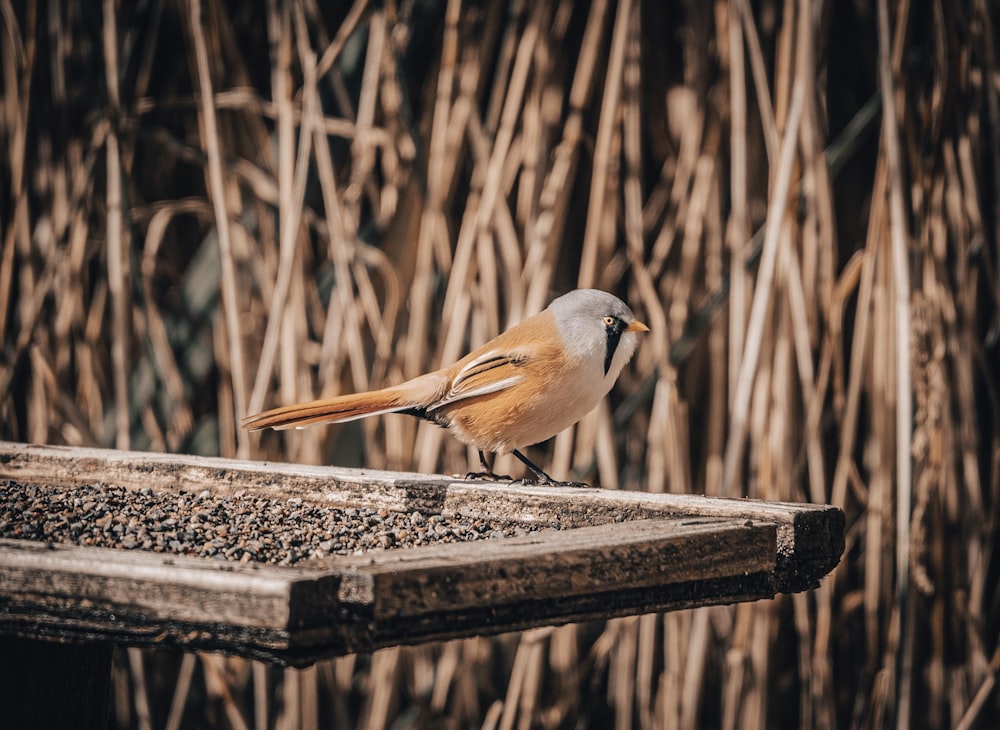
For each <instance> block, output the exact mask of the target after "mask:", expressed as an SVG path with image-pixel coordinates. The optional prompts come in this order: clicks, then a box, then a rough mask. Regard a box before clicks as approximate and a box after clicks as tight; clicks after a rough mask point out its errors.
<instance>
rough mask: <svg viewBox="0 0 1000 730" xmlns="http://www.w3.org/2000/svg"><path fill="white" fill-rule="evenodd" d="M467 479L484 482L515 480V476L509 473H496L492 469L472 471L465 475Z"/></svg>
mask: <svg viewBox="0 0 1000 730" xmlns="http://www.w3.org/2000/svg"><path fill="white" fill-rule="evenodd" d="M465 478H466V479H469V480H477V481H484V482H513V481H514V478H513V477H512V476H510V475H508V474H494V473H493V472H491V471H470V472H469V473H468V474H466V475H465Z"/></svg>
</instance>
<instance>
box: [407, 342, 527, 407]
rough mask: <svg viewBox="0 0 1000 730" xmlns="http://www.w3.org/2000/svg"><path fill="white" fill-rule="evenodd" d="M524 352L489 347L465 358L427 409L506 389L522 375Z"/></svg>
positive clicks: (518, 380)
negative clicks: (434, 401) (460, 366)
mask: <svg viewBox="0 0 1000 730" xmlns="http://www.w3.org/2000/svg"><path fill="white" fill-rule="evenodd" d="M526 359H527V358H526V356H525V355H524V354H523V353H519V352H516V351H515V352H510V351H498V350H489V351H487V352H484V353H483V354H482V355H480V356H479V357H477V358H475V359H474V360H470V361H469V362H467V363H466V364H465V365H464V366H463V367H462V368H461V369H460V370H459V371H458V372H457V373H456V374H455V377H454V378H453V379H452V382H451V388H449V389H448V392H447V393H445V394H444V397H442V398H441V399H440V400H439V401H437V402H436V403H434V404H433V405H432V406H430V407H429V408H428V409H427V410H428V412H432V411H435V410H437V409H439V408H442V407H444V406H446V405H448V404H449V403H454V402H455V401H459V400H464V399H466V398H475V397H476V396H480V395H487V394H488V393H496V392H498V391H501V390H506V389H507V388H510V387H511V386H513V385H515V384H516V383H519V382H521V380H523V379H524V364H525V362H526Z"/></svg>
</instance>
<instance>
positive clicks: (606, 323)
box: [604, 314, 615, 327]
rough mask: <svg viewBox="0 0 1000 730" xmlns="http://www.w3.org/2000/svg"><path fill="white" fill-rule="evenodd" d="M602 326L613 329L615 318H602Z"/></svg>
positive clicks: (609, 316)
mask: <svg viewBox="0 0 1000 730" xmlns="http://www.w3.org/2000/svg"><path fill="white" fill-rule="evenodd" d="M604 326H605V327H614V326H615V318H614V317H612V316H611V315H610V314H609V315H608V316H607V317H605V318H604Z"/></svg>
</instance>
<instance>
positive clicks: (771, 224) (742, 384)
mask: <svg viewBox="0 0 1000 730" xmlns="http://www.w3.org/2000/svg"><path fill="white" fill-rule="evenodd" d="M793 96H794V98H793V100H792V105H791V110H790V112H789V118H788V124H787V126H786V128H785V133H784V139H783V140H782V143H781V151H780V153H779V155H778V174H777V177H776V179H775V183H774V193H773V195H772V200H773V201H774V202H773V204H772V206H770V209H769V211H768V217H767V232H766V234H765V237H764V252H763V255H762V257H761V263H760V271H759V272H758V279H757V288H756V291H755V293H754V297H753V304H752V306H751V309H750V319H749V323H748V327H747V338H746V341H747V346H746V350H745V352H744V353H743V360H742V362H741V364H740V372H739V376H738V378H737V381H736V384H735V388H734V389H735V394H734V396H733V406H732V414H731V416H730V418H731V421H732V425H731V431H732V433H731V435H730V437H729V442H728V444H727V446H726V455H725V463H724V465H723V479H722V481H723V494H735V493H736V491H735V489H734V480H735V479H736V476H737V474H738V472H737V468H738V465H737V461H738V460H739V459H741V457H742V453H743V442H744V440H745V439H746V435H747V434H746V429H747V414H748V412H749V402H750V393H751V387H752V384H753V374H754V371H755V370H756V368H757V363H758V357H759V355H760V343H761V341H762V339H763V329H764V326H765V317H766V316H767V310H768V308H769V305H770V294H771V283H772V280H773V276H774V270H775V266H776V261H777V255H778V245H779V236H780V232H781V221H782V219H783V218H784V215H785V207H786V205H787V200H788V192H789V189H790V186H791V176H792V166H793V163H794V150H795V144H796V142H797V140H798V125H799V121H800V120H801V115H802V106H803V103H804V98H803V91H802V86H801V85H796V86H795V87H794V89H793Z"/></svg>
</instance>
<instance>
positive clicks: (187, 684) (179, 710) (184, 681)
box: [164, 653, 198, 730]
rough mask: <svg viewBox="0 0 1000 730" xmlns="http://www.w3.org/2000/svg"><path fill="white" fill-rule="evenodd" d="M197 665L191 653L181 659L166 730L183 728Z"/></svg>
mask: <svg viewBox="0 0 1000 730" xmlns="http://www.w3.org/2000/svg"><path fill="white" fill-rule="evenodd" d="M197 663H198V660H197V656H196V655H195V654H190V653H189V654H185V655H184V656H183V657H181V666H180V669H179V670H178V672H177V681H176V682H175V684H174V691H173V696H172V697H171V700H170V710H169V712H168V714H167V720H166V723H165V724H164V728H165V730H179V728H180V727H181V720H182V719H183V718H184V707H185V705H186V704H187V698H188V693H189V692H190V690H191V679H192V678H193V677H194V670H195V667H196V666H197Z"/></svg>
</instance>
